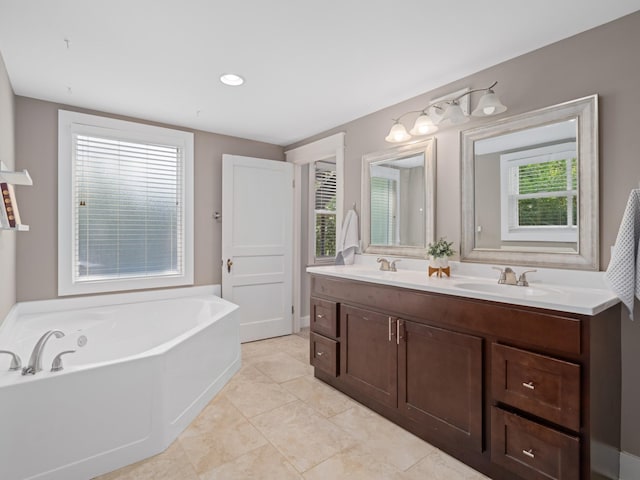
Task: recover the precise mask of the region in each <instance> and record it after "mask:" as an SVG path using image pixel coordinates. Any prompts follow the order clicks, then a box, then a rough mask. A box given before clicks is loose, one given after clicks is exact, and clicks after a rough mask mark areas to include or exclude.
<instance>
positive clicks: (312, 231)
mask: <svg viewBox="0 0 640 480" xmlns="http://www.w3.org/2000/svg"><path fill="white" fill-rule="evenodd" d="M319 163H324V164H333V165H334V171H335V172H336V211H335V212H331V211H329V210H316V208H315V207H316V201H315V196H316V189H315V182H316V166H317V164H319ZM337 168H338V167H337V164H336V159H335V157H331V158H325V159H322V160H317V161H315V162H311V163H309V183H308V189H309V214H308V218H309V246H308V248H309V263H310V264H311V265H332V264H334V263H335V261H336V255H337V251H336V255H334V256H333V257H316V215H318V214H333V215H334V216H335V219H336V220H335V221H336V238H335V239H334V242H335V245H336V249H337V247H338V211H337V208H338V195H339V193H338V182H337V180H338V169H337Z"/></svg>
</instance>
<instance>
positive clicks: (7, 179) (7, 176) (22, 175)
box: [0, 165, 33, 185]
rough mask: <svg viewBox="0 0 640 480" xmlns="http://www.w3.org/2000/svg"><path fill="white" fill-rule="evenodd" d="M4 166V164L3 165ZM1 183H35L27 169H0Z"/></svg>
mask: <svg viewBox="0 0 640 480" xmlns="http://www.w3.org/2000/svg"><path fill="white" fill-rule="evenodd" d="M3 167H4V165H3ZM0 183H12V184H13V185H33V180H32V179H31V175H29V172H27V171H26V170H22V171H21V172H13V171H11V170H3V169H0Z"/></svg>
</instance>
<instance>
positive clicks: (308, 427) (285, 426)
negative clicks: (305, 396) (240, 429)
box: [251, 401, 356, 472]
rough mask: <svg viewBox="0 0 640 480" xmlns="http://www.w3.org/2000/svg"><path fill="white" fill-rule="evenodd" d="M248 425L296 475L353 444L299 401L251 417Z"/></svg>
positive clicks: (353, 441)
mask: <svg viewBox="0 0 640 480" xmlns="http://www.w3.org/2000/svg"><path fill="white" fill-rule="evenodd" d="M251 422H252V423H253V424H254V425H255V426H256V427H257V428H258V429H259V430H260V432H262V434H263V435H264V436H265V437H266V438H267V439H269V441H270V442H271V443H272V444H273V445H274V446H275V447H276V448H277V449H278V450H279V451H280V452H281V453H282V454H283V455H284V456H285V457H286V458H287V460H289V462H291V463H292V464H293V466H294V467H296V469H297V470H298V471H299V472H304V471H306V470H308V469H309V468H311V467H313V466H315V465H317V464H318V463H320V462H322V461H324V460H326V459H327V458H329V457H331V456H333V455H335V454H336V453H338V452H340V451H342V450H344V449H346V448H349V447H352V446H354V444H355V443H356V442H355V439H354V438H353V437H352V436H351V435H349V434H348V433H346V432H345V431H344V430H342V429H340V428H338V427H337V426H336V425H334V424H332V423H331V422H329V421H328V420H327V419H325V418H324V417H322V416H321V415H319V414H318V413H316V411H315V410H313V409H312V408H311V407H309V406H308V405H306V404H304V403H303V402H301V401H297V402H294V403H290V404H288V405H285V406H283V407H279V408H277V409H275V410H272V411H270V412H267V413H264V414H262V415H258V416H257V417H253V418H252V419H251Z"/></svg>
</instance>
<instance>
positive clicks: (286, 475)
mask: <svg viewBox="0 0 640 480" xmlns="http://www.w3.org/2000/svg"><path fill="white" fill-rule="evenodd" d="M251 479H255V480H270V479H273V480H302V476H301V475H300V474H299V473H298V472H297V471H296V469H295V468H294V467H293V465H291V464H290V463H289V462H287V460H286V459H285V458H284V457H283V456H282V455H281V454H280V453H279V452H278V451H277V450H276V449H275V448H274V447H273V446H272V445H265V446H264V447H260V448H256V449H255V450H252V451H251V452H249V453H246V454H244V455H242V456H241V457H238V458H236V459H235V460H233V461H231V462H228V463H225V464H224V465H220V466H219V467H217V468H215V469H213V470H211V471H210V472H208V473H206V474H205V475H202V476H201V479H200V480H251Z"/></svg>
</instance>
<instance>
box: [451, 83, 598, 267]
mask: <svg viewBox="0 0 640 480" xmlns="http://www.w3.org/2000/svg"><path fill="white" fill-rule="evenodd" d="M570 119H576V124H577V132H576V142H577V151H578V244H577V250H576V251H575V252H549V251H536V250H535V249H534V248H523V249H522V250H511V249H509V250H501V249H497V248H476V246H475V239H476V236H475V233H476V232H475V231H476V228H475V216H476V215H475V205H474V202H475V200H474V199H475V197H476V195H475V154H474V144H475V142H477V141H479V140H483V139H487V138H491V137H496V136H500V135H505V134H508V133H512V132H516V131H522V130H526V129H529V128H535V127H540V126H543V125H547V124H552V123H557V122H562V121H565V120H570ZM460 144H461V207H462V212H461V219H462V225H461V241H460V244H461V255H460V259H461V261H463V262H478V263H495V264H501V265H531V266H539V267H550V268H570V269H580V270H598V269H599V266H600V258H599V252H600V246H599V188H598V96H597V95H592V96H589V97H585V98H581V99H578V100H573V101H569V102H565V103H562V104H559V105H554V106H551V107H547V108H543V109H540V110H535V111H532V112H528V113H524V114H520V115H516V116H513V117H510V118H505V119H502V120H499V121H498V122H495V123H491V124H490V125H486V126H482V127H477V128H474V129H470V130H466V131H463V132H461V133H460Z"/></svg>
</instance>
